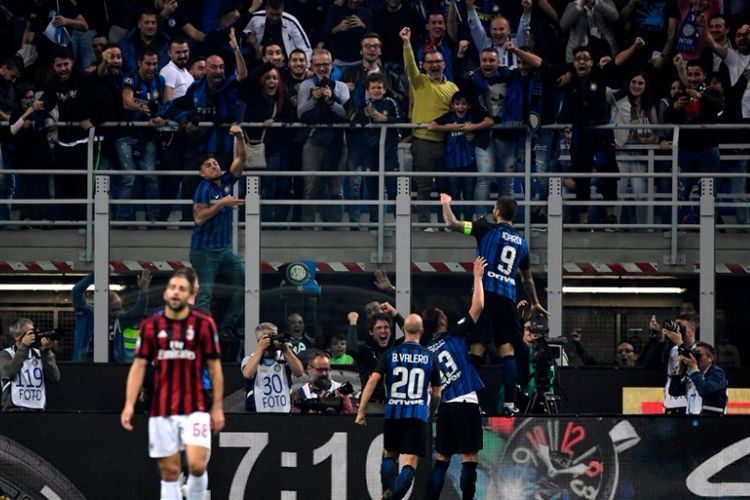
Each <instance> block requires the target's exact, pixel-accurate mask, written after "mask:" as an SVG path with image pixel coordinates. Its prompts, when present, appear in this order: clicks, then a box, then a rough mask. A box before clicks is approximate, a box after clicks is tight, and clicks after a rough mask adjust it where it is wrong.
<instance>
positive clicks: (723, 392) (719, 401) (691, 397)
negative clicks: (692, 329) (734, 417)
mask: <svg viewBox="0 0 750 500" xmlns="http://www.w3.org/2000/svg"><path fill="white" fill-rule="evenodd" d="M680 360H681V361H682V363H683V365H682V366H681V370H680V373H678V374H677V375H676V376H673V377H672V383H671V384H670V386H669V394H670V396H681V395H686V396H687V400H688V408H687V413H688V414H689V415H698V414H700V415H723V414H724V413H725V412H726V409H727V401H728V397H727V387H728V386H729V381H728V380H727V374H726V373H725V372H724V369H723V368H721V367H720V366H719V365H717V364H716V350H715V349H714V348H713V346H711V345H710V344H707V343H705V342H698V343H696V344H695V347H694V348H692V349H690V351H688V352H685V353H684V354H682V353H681V354H680ZM696 394H697V396H696Z"/></svg>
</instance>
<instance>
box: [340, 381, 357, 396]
mask: <svg viewBox="0 0 750 500" xmlns="http://www.w3.org/2000/svg"><path fill="white" fill-rule="evenodd" d="M336 390H337V391H339V394H341V395H342V396H349V395H350V394H352V393H354V387H352V383H351V382H344V383H343V384H341V385H340V386H339V388H338V389H336Z"/></svg>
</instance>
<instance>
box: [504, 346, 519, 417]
mask: <svg viewBox="0 0 750 500" xmlns="http://www.w3.org/2000/svg"><path fill="white" fill-rule="evenodd" d="M500 370H501V372H502V374H503V387H504V388H505V404H506V405H507V404H509V403H513V404H514V405H515V403H516V383H517V382H518V367H517V366H516V358H515V356H513V355H510V356H504V357H503V358H502V359H501V360H500Z"/></svg>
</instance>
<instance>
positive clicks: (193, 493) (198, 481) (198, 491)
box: [187, 471, 208, 500]
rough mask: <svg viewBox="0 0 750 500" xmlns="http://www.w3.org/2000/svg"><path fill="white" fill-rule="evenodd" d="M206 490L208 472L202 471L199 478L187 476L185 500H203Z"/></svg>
mask: <svg viewBox="0 0 750 500" xmlns="http://www.w3.org/2000/svg"><path fill="white" fill-rule="evenodd" d="M207 489H208V472H206V471H203V474H201V475H200V476H194V475H192V474H190V475H188V480H187V500H203V497H204V496H205V495H206V490H207Z"/></svg>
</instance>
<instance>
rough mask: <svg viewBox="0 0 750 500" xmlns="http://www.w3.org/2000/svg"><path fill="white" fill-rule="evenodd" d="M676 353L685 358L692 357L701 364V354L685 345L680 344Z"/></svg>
mask: <svg viewBox="0 0 750 500" xmlns="http://www.w3.org/2000/svg"><path fill="white" fill-rule="evenodd" d="M677 352H678V353H679V354H680V356H685V357H686V358H689V357H690V356H692V357H693V358H695V360H696V361H697V362H698V363H700V362H701V352H700V351H699V350H698V349H691V348H689V347H688V346H686V345H685V344H682V345H680V346H678V347H677Z"/></svg>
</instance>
